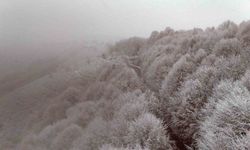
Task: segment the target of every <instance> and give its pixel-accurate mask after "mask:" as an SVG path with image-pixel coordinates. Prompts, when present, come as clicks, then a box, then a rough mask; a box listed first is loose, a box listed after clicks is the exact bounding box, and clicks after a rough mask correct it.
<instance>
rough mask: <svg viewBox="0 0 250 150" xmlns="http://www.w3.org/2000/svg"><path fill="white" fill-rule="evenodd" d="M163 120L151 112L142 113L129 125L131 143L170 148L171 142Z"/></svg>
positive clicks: (155, 147)
mask: <svg viewBox="0 0 250 150" xmlns="http://www.w3.org/2000/svg"><path fill="white" fill-rule="evenodd" d="M166 135H167V134H166V133H165V131H164V127H163V126H162V122H161V121H160V120H159V119H157V118H156V117H155V116H153V115H152V114H149V113H145V114H143V115H141V116H140V117H139V118H138V119H137V120H135V121H134V122H132V123H131V124H130V127H129V134H128V139H129V141H130V145H131V144H134V145H136V144H140V145H141V147H142V148H144V147H148V148H149V149H170V148H171V146H170V143H168V142H169V139H168V137H167V136H166Z"/></svg>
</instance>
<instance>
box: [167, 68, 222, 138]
mask: <svg viewBox="0 0 250 150" xmlns="http://www.w3.org/2000/svg"><path fill="white" fill-rule="evenodd" d="M216 74H217V70H216V69H215V68H213V67H208V66H202V67H200V68H198V70H197V71H196V72H195V73H193V74H192V75H191V76H189V77H187V78H186V80H185V82H184V83H183V85H182V86H181V88H180V90H179V92H178V95H177V96H176V98H175V99H179V100H180V104H179V105H177V106H176V111H175V112H172V115H173V116H172V123H171V125H170V126H171V129H172V130H173V132H174V133H175V134H176V135H178V136H179V138H181V139H182V140H183V142H184V143H191V141H192V139H193V135H194V134H196V132H197V130H198V128H199V124H198V120H197V118H198V117H199V115H200V111H201V109H202V108H203V106H204V105H205V104H206V102H207V98H208V97H209V96H210V95H211V94H212V89H213V87H214V85H215V84H216V83H217V82H218V79H217V77H216Z"/></svg>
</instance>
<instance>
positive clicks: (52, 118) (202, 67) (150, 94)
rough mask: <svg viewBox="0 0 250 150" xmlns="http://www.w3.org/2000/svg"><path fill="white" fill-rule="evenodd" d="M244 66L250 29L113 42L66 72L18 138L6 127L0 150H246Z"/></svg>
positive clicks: (169, 32) (248, 100)
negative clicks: (61, 84) (68, 81)
mask: <svg viewBox="0 0 250 150" xmlns="http://www.w3.org/2000/svg"><path fill="white" fill-rule="evenodd" d="M249 58H250V22H249V21H248V22H242V23H241V24H240V25H236V24H235V23H233V22H231V21H227V22H224V23H223V24H221V25H220V26H219V27H217V28H213V27H212V28H207V29H205V30H202V29H198V28H195V29H193V30H187V31H184V30H180V31H175V30H173V29H171V28H166V29H165V30H164V31H161V32H157V31H155V32H153V33H152V34H151V36H150V37H149V38H148V39H143V38H137V37H134V38H130V39H127V40H123V41H120V42H117V43H116V44H115V45H113V46H111V47H110V48H109V51H108V52H106V53H104V54H103V55H101V56H98V57H92V59H87V60H86V61H85V62H84V63H82V65H80V66H78V67H75V66H74V67H73V68H74V69H73V70H69V73H72V74H74V75H70V76H71V77H72V80H73V82H72V84H66V86H65V88H64V89H63V90H62V92H61V91H60V92H59V93H57V94H55V95H54V96H53V97H50V98H49V99H46V100H44V102H41V101H39V102H34V103H36V104H35V105H33V104H32V106H29V107H33V106H34V109H33V108H29V109H32V111H27V109H26V108H24V109H25V110H26V111H27V113H25V114H28V113H30V117H29V120H26V122H25V123H22V124H21V128H19V130H22V132H23V133H22V134H20V136H19V137H18V139H11V140H10V139H8V138H7V137H8V136H11V132H8V136H7V133H6V134H3V133H5V132H4V131H5V130H6V129H5V128H4V125H3V127H2V130H1V133H2V139H1V146H0V149H8V148H9V149H14V148H16V149H18V150H96V149H100V150H171V149H173V150H179V149H180V150H185V149H200V150H214V149H216V150H225V149H226V150H234V149H236V150H242V149H250V144H249V143H250V142H249V141H250V109H249V108H250V93H249V92H250V91H249V90H250V68H249V67H250V59H249ZM56 78H57V77H56ZM57 84H58V83H55V84H53V85H54V86H55V85H57ZM24 103H25V102H24ZM39 106H42V109H37V108H38V107H39ZM2 107H11V108H15V107H13V106H9V105H3V104H2ZM2 107H0V110H3V108H2ZM29 109H28V110H29ZM16 110H17V109H14V110H13V111H16ZM31 112H32V113H31ZM3 114H4V113H3ZM7 116H8V115H7ZM5 117H6V116H5ZM19 117H20V118H22V117H24V116H19ZM7 120H8V119H7ZM7 120H4V122H6V121H7ZM11 120H13V119H10V120H9V121H11ZM18 122H19V123H20V122H22V121H18ZM10 124H11V123H10ZM10 129H11V130H15V129H17V127H16V126H13V128H10ZM24 131H25V132H24ZM13 133H14V132H13ZM12 137H13V136H12Z"/></svg>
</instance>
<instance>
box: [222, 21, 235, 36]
mask: <svg viewBox="0 0 250 150" xmlns="http://www.w3.org/2000/svg"><path fill="white" fill-rule="evenodd" d="M218 30H219V31H221V32H222V35H223V37H224V38H234V37H235V36H236V34H237V32H238V26H237V24H235V23H234V22H232V21H226V22H224V23H222V24H221V25H219V27H218Z"/></svg>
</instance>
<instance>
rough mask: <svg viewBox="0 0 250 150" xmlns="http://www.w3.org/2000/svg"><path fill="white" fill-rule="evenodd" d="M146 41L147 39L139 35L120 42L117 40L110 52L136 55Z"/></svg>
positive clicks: (112, 53)
mask: <svg viewBox="0 0 250 150" xmlns="http://www.w3.org/2000/svg"><path fill="white" fill-rule="evenodd" d="M144 43H145V39H142V38H138V37H133V38H129V39H127V40H122V41H120V42H117V43H116V44H115V45H114V46H112V47H110V53H111V55H127V56H134V55H136V54H137V53H138V51H139V50H140V48H141V47H142V46H143V44H144Z"/></svg>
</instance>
